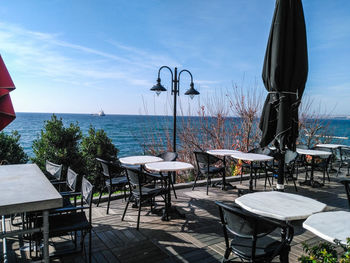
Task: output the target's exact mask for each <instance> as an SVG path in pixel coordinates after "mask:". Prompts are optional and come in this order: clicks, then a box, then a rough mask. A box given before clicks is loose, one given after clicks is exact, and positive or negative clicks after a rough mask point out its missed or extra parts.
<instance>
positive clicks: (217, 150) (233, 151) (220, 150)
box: [207, 149, 240, 156]
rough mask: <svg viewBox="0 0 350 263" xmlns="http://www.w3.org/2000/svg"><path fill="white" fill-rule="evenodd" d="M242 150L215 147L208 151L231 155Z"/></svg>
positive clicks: (214, 153)
mask: <svg viewBox="0 0 350 263" xmlns="http://www.w3.org/2000/svg"><path fill="white" fill-rule="evenodd" d="M237 152H240V151H236V150H228V149H215V150H209V151H207V153H209V154H212V155H217V156H231V155H232V154H234V153H237Z"/></svg>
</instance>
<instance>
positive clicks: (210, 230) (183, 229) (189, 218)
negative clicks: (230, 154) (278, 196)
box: [0, 174, 348, 263]
mask: <svg viewBox="0 0 350 263" xmlns="http://www.w3.org/2000/svg"><path fill="white" fill-rule="evenodd" d="M316 175H317V176H316V178H318V179H321V177H318V175H319V176H320V174H316ZM340 177H341V176H340ZM340 177H338V178H336V177H335V175H334V174H331V182H330V183H328V182H326V185H325V186H324V187H322V188H316V189H315V188H311V187H307V186H298V194H300V195H304V196H307V197H311V198H314V199H316V200H319V201H321V202H324V203H326V204H327V205H328V207H327V210H348V203H347V199H346V194H345V191H344V186H343V185H342V184H340V183H338V182H337V181H338V180H339V179H340ZM231 179H238V178H231ZM302 179H303V176H299V181H300V180H302ZM263 183H264V179H260V180H258V185H257V189H258V190H260V191H263V190H264V187H263ZM233 184H235V185H237V186H238V187H240V188H246V187H247V186H248V181H243V183H242V185H240V184H239V182H238V181H236V182H234V183H233ZM267 190H271V188H269V187H268V188H267ZM286 192H290V193H295V191H294V188H293V186H292V183H289V185H287V187H286ZM205 193H206V190H205V187H199V186H198V187H196V188H195V190H194V191H192V190H191V188H183V189H178V190H177V196H178V199H173V200H172V203H173V205H174V206H176V207H177V208H178V209H179V210H180V211H181V212H183V213H185V214H186V218H185V219H180V218H178V219H172V220H171V221H169V222H164V221H161V219H160V217H159V216H157V215H154V214H151V213H149V210H150V209H149V208H148V207H145V208H144V209H143V210H142V211H141V223H140V230H139V231H137V230H136V217H137V209H135V208H131V207H129V209H128V211H127V214H126V218H125V221H123V222H122V221H121V220H120V219H121V216H122V213H123V210H124V207H125V201H124V200H123V199H116V200H114V201H112V202H111V209H110V214H109V215H106V202H104V203H101V205H100V207H96V206H95V205H93V226H94V228H93V236H92V242H93V243H92V251H93V253H92V259H93V262H99V263H102V262H120V263H132V262H142V263H148V262H150V263H157V262H164V263H170V262H191V263H196V262H201V263H211V262H221V259H222V255H223V253H224V249H225V244H224V238H223V232H222V228H221V225H220V222H219V213H218V208H217V207H216V205H215V203H214V201H216V200H220V201H225V202H234V200H235V198H237V190H228V191H222V190H221V189H220V188H210V189H209V195H208V196H207V195H206V194H205ZM286 205H288V204H286ZM8 228H10V225H9V224H8ZM12 228H13V227H12ZM276 235H277V236H278V233H276ZM87 240H88V239H87V238H86V242H87ZM319 240H320V238H318V237H316V236H315V235H313V234H312V233H310V232H308V231H306V230H304V229H302V228H301V227H296V228H295V236H294V239H293V242H292V249H291V252H290V262H297V259H298V257H300V256H301V255H302V253H303V251H302V242H303V241H306V242H308V243H310V244H313V243H316V242H318V241H319ZM56 241H60V242H55V246H57V247H56V248H58V249H62V247H66V246H67V244H68V243H69V244H70V243H71V242H67V240H64V239H61V240H56ZM7 242H8V253H9V254H8V256H9V262H26V261H28V259H25V258H26V257H27V255H26V254H25V253H24V252H20V250H19V247H20V246H22V245H23V242H24V241H23V240H22V239H19V240H18V239H11V238H9V239H8V241H7ZM1 249H2V248H1ZM50 249H51V250H52V251H53V250H54V249H55V248H54V247H53V243H52V244H51V248H50ZM0 254H1V251H0ZM56 261H57V262H84V256H83V253H80V254H79V253H78V254H74V255H69V256H65V257H63V258H60V259H57V260H56ZM276 262H278V259H276Z"/></svg>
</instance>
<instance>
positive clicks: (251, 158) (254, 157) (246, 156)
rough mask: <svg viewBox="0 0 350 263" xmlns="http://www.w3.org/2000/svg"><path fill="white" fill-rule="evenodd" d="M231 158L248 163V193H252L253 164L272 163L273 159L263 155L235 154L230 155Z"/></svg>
mask: <svg viewBox="0 0 350 263" xmlns="http://www.w3.org/2000/svg"><path fill="white" fill-rule="evenodd" d="M231 157H232V158H235V159H237V160H242V161H250V178H249V191H250V192H253V162H268V161H272V160H273V157H272V156H269V155H265V154H257V153H243V152H236V153H233V154H231Z"/></svg>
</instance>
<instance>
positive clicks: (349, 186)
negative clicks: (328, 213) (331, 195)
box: [340, 178, 350, 209]
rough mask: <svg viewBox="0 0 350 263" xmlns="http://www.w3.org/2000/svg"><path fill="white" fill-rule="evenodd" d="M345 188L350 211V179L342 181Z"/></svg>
mask: <svg viewBox="0 0 350 263" xmlns="http://www.w3.org/2000/svg"><path fill="white" fill-rule="evenodd" d="M340 182H341V183H342V184H343V185H344V186H345V193H346V196H347V198H348V204H349V209H350V179H349V178H347V179H343V180H341V181H340Z"/></svg>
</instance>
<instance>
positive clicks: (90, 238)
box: [89, 228, 92, 263]
mask: <svg viewBox="0 0 350 263" xmlns="http://www.w3.org/2000/svg"><path fill="white" fill-rule="evenodd" d="M91 232H92V231H91V228H90V229H89V263H91V243H92V242H91V241H92V237H91V234H92V233H91Z"/></svg>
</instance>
